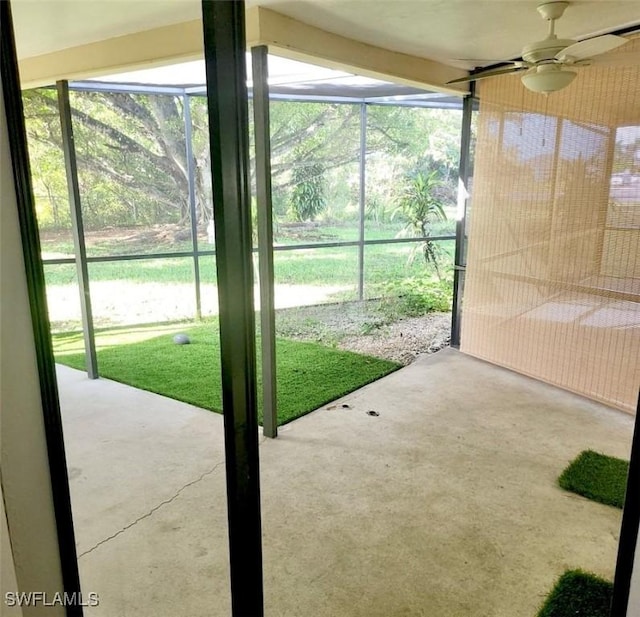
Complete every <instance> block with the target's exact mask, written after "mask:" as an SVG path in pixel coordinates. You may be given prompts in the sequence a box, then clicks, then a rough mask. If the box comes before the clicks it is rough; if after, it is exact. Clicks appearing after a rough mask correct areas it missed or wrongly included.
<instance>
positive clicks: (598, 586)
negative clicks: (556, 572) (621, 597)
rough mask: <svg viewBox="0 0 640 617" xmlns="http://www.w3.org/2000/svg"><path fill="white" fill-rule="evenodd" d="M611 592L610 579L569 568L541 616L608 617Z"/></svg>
mask: <svg viewBox="0 0 640 617" xmlns="http://www.w3.org/2000/svg"><path fill="white" fill-rule="evenodd" d="M612 593H613V585H612V584H611V583H610V582H609V581H605V580H604V579H602V578H599V577H597V576H595V575H594V574H589V573H588V572H583V571H582V570H569V571H567V572H565V573H564V574H563V575H562V576H561V577H560V578H559V579H558V582H557V583H556V584H555V586H554V588H553V589H552V590H551V593H550V594H549V596H548V597H547V599H546V601H545V603H544V604H543V605H542V608H541V609H540V612H539V613H538V617H609V610H610V607H611V596H612Z"/></svg>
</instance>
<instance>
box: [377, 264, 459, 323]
mask: <svg viewBox="0 0 640 617" xmlns="http://www.w3.org/2000/svg"><path fill="white" fill-rule="evenodd" d="M452 301H453V285H452V284H451V283H450V282H447V281H434V280H433V279H432V278H431V277H430V276H429V275H428V274H423V275H419V276H412V277H408V278H404V279H399V280H393V281H390V282H388V283H387V284H386V285H384V286H383V300H382V310H383V312H384V313H385V314H387V315H388V316H389V317H391V316H405V315H406V316H409V317H418V316H420V315H426V314H427V313H431V312H433V311H441V312H447V311H450V310H451V303H452Z"/></svg>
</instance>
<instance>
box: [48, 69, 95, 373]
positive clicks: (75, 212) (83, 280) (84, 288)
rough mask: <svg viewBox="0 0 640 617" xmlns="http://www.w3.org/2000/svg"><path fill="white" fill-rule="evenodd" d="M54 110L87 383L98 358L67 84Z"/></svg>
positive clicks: (60, 90) (61, 86)
mask: <svg viewBox="0 0 640 617" xmlns="http://www.w3.org/2000/svg"><path fill="white" fill-rule="evenodd" d="M57 87H58V109H59V111H60V125H61V127H62V149H63V151H64V164H65V168H66V171H67V187H68V190H69V207H70V208H71V224H72V225H73V246H74V252H75V260H76V272H77V275H78V287H79V288H80V310H81V313H82V334H83V336H84V355H85V363H86V367H87V375H88V376H89V378H90V379H97V378H98V358H97V355H96V341H95V335H94V331H93V312H92V311H91V293H90V289H89V268H88V266H87V248H86V246H85V242H84V225H83V223H82V204H81V200H80V185H79V183H78V164H77V160H76V146H75V142H74V138H73V124H72V119H71V103H70V102H69V84H68V83H67V82H66V81H59V82H58V84H57Z"/></svg>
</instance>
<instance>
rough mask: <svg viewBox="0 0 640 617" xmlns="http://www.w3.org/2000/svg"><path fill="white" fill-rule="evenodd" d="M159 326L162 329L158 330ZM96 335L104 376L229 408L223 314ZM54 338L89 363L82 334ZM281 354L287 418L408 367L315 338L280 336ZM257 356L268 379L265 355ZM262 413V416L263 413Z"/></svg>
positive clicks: (57, 347)
mask: <svg viewBox="0 0 640 617" xmlns="http://www.w3.org/2000/svg"><path fill="white" fill-rule="evenodd" d="M154 330H157V332H156V335H155V336H154ZM178 332H182V333H185V334H187V335H188V336H189V337H190V339H191V344H190V345H175V344H174V343H173V340H172V339H173V335H174V334H176V333H178ZM160 333H161V336H158V335H157V334H160ZM72 337H73V338H72ZM96 339H97V341H96V342H97V345H98V349H99V351H98V364H99V366H100V374H101V375H103V376H104V377H107V378H109V379H113V380H115V381H120V382H122V383H126V384H129V385H132V386H134V387H136V388H141V389H143V390H149V391H150V392H156V393H158V394H162V395H163V396H168V397H170V398H174V399H177V400H179V401H184V402H186V403H191V404H192V405H197V406H198V407H203V408H204V409H210V410H212V411H217V412H220V411H221V409H222V385H221V382H220V381H219V380H216V379H212V376H214V375H219V374H220V343H219V338H218V328H217V320H214V321H213V322H212V323H207V324H205V325H198V326H193V325H189V324H182V325H175V326H174V327H173V328H167V326H166V325H164V326H158V327H147V328H145V327H140V326H137V327H134V328H121V329H114V330H104V331H101V332H99V333H98V334H97V337H96ZM53 344H54V351H55V353H56V360H57V361H58V362H61V363H63V364H66V365H68V366H72V367H74V368H78V369H83V368H84V354H83V353H78V350H79V349H82V335H81V334H74V335H69V334H63V335H54V339H53ZM276 352H277V375H278V423H279V424H284V423H286V422H289V421H291V420H293V419H295V418H297V417H299V416H301V415H304V414H305V413H308V412H309V411H313V410H314V409H317V408H319V407H321V406H322V405H324V404H326V403H328V402H329V401H332V400H335V399H336V398H339V397H341V396H344V395H345V394H348V393H349V392H352V391H353V390H356V389H357V388H360V387H362V386H364V385H366V384H367V383H370V382H371V381H374V380H376V379H379V378H380V377H383V376H384V375H386V374H388V373H390V372H392V371H394V370H396V369H397V368H400V365H399V364H397V363H395V362H389V361H387V360H380V359H377V358H371V357H368V356H363V355H360V354H355V353H352V352H348V351H340V350H335V349H331V348H328V347H323V346H321V345H317V344H315V343H302V342H298V341H290V340H284V339H279V340H278V341H277V343H276ZM257 357H258V372H257V375H258V381H260V376H261V374H262V371H261V370H260V366H259V364H260V357H261V355H260V354H258V355H257ZM260 391H261V388H260V386H259V387H258V392H260ZM259 417H260V419H261V418H262V412H261V411H260V414H259Z"/></svg>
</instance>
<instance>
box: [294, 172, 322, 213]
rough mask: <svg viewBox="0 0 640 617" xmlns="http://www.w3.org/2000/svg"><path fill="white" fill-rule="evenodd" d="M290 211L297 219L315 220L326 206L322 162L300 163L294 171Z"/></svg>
mask: <svg viewBox="0 0 640 617" xmlns="http://www.w3.org/2000/svg"><path fill="white" fill-rule="evenodd" d="M292 176H293V179H292V182H293V185H294V186H293V191H292V193H291V197H290V199H289V208H290V213H291V216H292V218H293V219H295V220H296V221H313V220H314V219H315V218H316V217H317V216H318V215H319V214H320V213H321V212H322V211H323V210H324V209H325V207H326V205H327V202H326V200H325V186H326V183H325V179H324V167H323V166H322V165H321V164H320V163H313V164H310V165H299V166H296V167H294V169H293V173H292Z"/></svg>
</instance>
